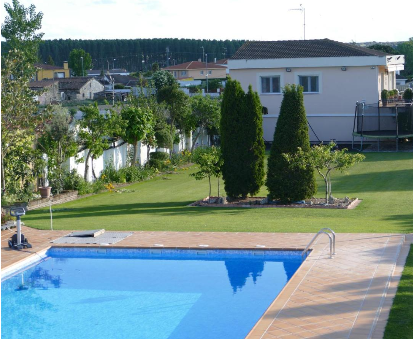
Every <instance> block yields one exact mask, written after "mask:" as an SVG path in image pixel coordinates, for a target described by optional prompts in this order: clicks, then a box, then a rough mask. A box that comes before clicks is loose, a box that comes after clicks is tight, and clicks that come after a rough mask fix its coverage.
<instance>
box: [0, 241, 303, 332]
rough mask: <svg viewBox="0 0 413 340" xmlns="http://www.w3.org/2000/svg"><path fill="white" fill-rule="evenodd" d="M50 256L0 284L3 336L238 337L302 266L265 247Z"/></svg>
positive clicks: (58, 252) (295, 256)
mask: <svg viewBox="0 0 413 340" xmlns="http://www.w3.org/2000/svg"><path fill="white" fill-rule="evenodd" d="M46 255H47V256H48V257H47V258H46V259H45V260H43V261H41V262H40V263H38V264H36V265H34V266H31V267H30V268H28V269H26V270H25V271H23V272H19V273H18V274H15V275H14V276H11V277H8V278H6V279H5V280H4V281H3V282H2V284H1V336H2V338H3V339H6V338H8V339H10V338H48V339H62V338H71V339H76V338H89V339H111V338H125V339H130V338H147V339H151V338H160V339H162V338H172V339H173V338H244V337H245V336H246V335H247V334H248V332H249V331H250V330H251V329H252V327H253V326H254V324H255V323H256V322H257V321H258V319H259V318H260V317H261V316H262V314H263V313H264V312H265V310H266V309H267V308H268V306H269V305H270V304H271V302H272V301H273V300H274V299H275V297H276V296H277V295H278V293H279V292H280V291H281V289H282V288H283V287H284V285H285V284H286V283H287V281H288V280H289V279H290V278H291V276H292V275H293V274H294V273H295V271H296V270H297V269H298V267H299V266H300V264H301V262H302V259H301V254H300V253H299V252H292V251H284V252H277V251H263V250H257V251H232V250H231V251H229V250H200V251H197V250H167V249H164V250H162V252H160V250H149V249H106V250H102V249H87V248H76V249H73V248H51V249H50V250H49V251H48V252H47V254H46ZM22 282H23V283H22Z"/></svg>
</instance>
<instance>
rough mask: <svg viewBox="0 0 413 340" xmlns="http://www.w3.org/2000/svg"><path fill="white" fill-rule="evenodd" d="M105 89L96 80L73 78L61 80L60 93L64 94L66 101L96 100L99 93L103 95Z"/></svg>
mask: <svg viewBox="0 0 413 340" xmlns="http://www.w3.org/2000/svg"><path fill="white" fill-rule="evenodd" d="M104 90H105V87H104V86H103V85H102V84H101V83H100V82H99V81H97V80H96V79H95V78H88V77H71V78H67V79H59V91H60V92H63V93H64V95H63V97H64V98H63V99H65V100H86V99H94V98H95V95H96V94H97V93H101V92H103V91H104Z"/></svg>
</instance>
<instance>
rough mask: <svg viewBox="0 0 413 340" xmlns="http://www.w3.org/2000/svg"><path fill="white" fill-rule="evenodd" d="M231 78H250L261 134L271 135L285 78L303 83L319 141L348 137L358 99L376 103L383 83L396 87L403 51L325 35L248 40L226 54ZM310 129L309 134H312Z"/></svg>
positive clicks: (245, 86)
mask: <svg viewBox="0 0 413 340" xmlns="http://www.w3.org/2000/svg"><path fill="white" fill-rule="evenodd" d="M228 68H229V70H230V76H231V78H232V79H235V80H238V81H239V82H240V83H241V85H242V87H243V89H244V90H245V91H246V90H248V86H249V85H250V84H251V85H252V88H253V90H254V91H257V92H258V94H259V96H260V99H261V104H262V105H263V106H264V107H265V108H266V109H267V110H268V114H266V115H264V116H263V129H264V139H265V140H266V141H272V140H273V134H274V130H275V125H276V122H277V118H278V115H279V111H280V106H281V101H282V98H283V95H282V88H283V87H284V86H285V85H286V84H300V85H302V86H303V87H304V104H305V108H306V113H307V117H308V121H309V123H310V124H311V127H312V128H313V130H314V132H315V134H316V135H317V136H318V138H320V140H322V141H329V140H331V139H335V140H337V141H339V142H349V141H351V140H352V132H353V122H354V109H355V104H356V102H357V101H362V100H365V101H366V102H367V103H377V102H378V101H379V100H380V92H381V90H382V89H388V90H392V89H395V88H396V71H399V70H403V69H404V56H403V55H389V54H388V53H385V52H382V51H376V50H371V49H368V48H364V47H359V46H357V45H353V44H346V43H341V42H337V41H332V40H329V39H321V40H295V41H248V42H246V43H245V44H244V45H243V46H241V47H240V49H239V50H238V51H237V52H236V53H235V54H234V55H233V56H232V57H231V59H229V60H228ZM315 134H314V133H313V132H312V131H311V129H310V140H311V141H313V142H316V141H317V136H316V135H315Z"/></svg>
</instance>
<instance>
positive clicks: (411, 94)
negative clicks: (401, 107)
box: [403, 89, 413, 103]
mask: <svg viewBox="0 0 413 340" xmlns="http://www.w3.org/2000/svg"><path fill="white" fill-rule="evenodd" d="M403 99H404V102H405V103H411V102H412V100H413V90H412V89H406V90H404V92H403Z"/></svg>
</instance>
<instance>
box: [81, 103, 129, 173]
mask: <svg viewBox="0 0 413 340" xmlns="http://www.w3.org/2000/svg"><path fill="white" fill-rule="evenodd" d="M79 110H80V111H81V112H82V113H83V116H82V118H81V119H79V121H78V122H77V123H78V126H79V133H78V137H79V141H80V143H81V145H82V146H83V149H87V153H86V158H85V160H84V161H85V174H84V179H85V180H87V174H88V171H89V158H92V174H93V177H94V178H96V174H95V170H94V168H93V160H94V159H95V158H98V157H100V156H102V154H103V152H104V151H105V150H107V149H108V148H109V147H110V144H111V142H112V141H113V138H112V137H114V136H121V134H122V129H123V128H124V122H123V120H122V119H121V117H120V116H119V115H118V114H117V113H116V112H115V111H113V110H108V111H106V112H105V113H103V112H102V113H101V112H100V110H99V108H98V106H97V104H96V103H95V105H89V106H82V107H81V108H79Z"/></svg>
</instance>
